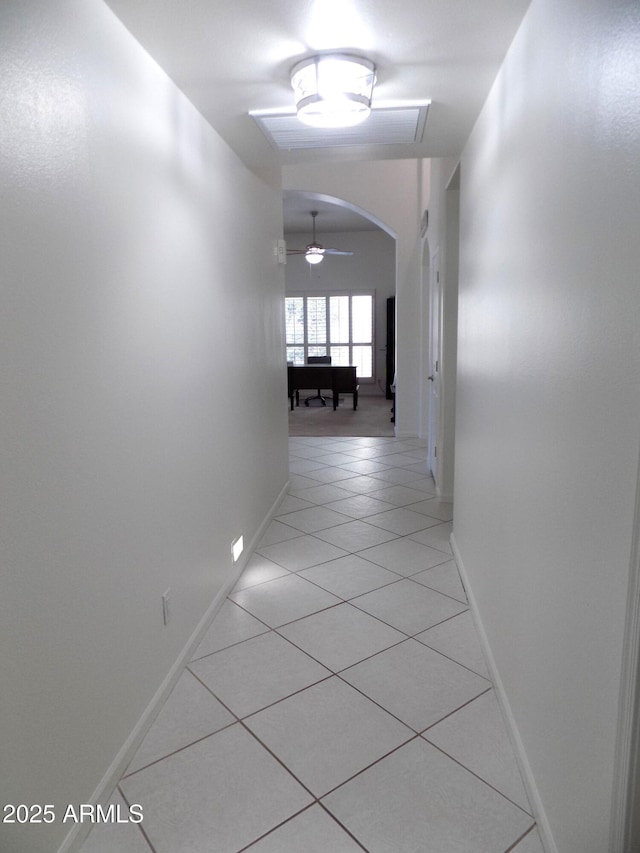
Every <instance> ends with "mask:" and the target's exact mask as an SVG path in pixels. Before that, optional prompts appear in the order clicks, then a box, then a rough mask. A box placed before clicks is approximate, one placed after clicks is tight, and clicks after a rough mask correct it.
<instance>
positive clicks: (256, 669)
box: [190, 623, 435, 717]
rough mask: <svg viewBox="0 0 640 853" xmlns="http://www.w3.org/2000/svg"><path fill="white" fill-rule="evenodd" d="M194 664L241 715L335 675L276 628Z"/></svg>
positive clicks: (253, 711)
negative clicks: (296, 646)
mask: <svg viewBox="0 0 640 853" xmlns="http://www.w3.org/2000/svg"><path fill="white" fill-rule="evenodd" d="M296 624H297V623H296ZM434 654H435V652H434ZM190 668H191V670H192V672H193V673H194V674H195V675H197V676H198V678H199V679H201V681H203V682H204V684H206V686H207V687H208V688H209V689H210V690H211V691H212V693H214V694H215V695H216V696H217V697H218V698H219V699H220V700H221V701H222V702H224V704H225V705H226V706H227V707H228V708H230V709H231V710H232V711H233V713H234V714H237V716H238V717H246V716H247V714H253V713H255V712H256V711H259V710H261V709H262V708H266V707H267V705H271V704H272V703H273V702H277V701H278V700H279V699H284V698H285V696H290V695H291V694H292V693H295V692H296V691H297V690H302V689H303V688H304V687H309V686H310V685H311V684H315V683H316V682H317V681H320V680H321V679H323V678H327V677H328V676H329V675H331V673H330V672H329V671H328V670H327V669H325V668H324V667H323V666H321V665H320V664H318V663H316V662H315V661H314V660H311V658H310V657H309V656H308V655H305V654H304V653H303V652H301V651H299V650H298V649H296V648H295V647H294V646H292V645H291V643H288V642H287V641H286V640H283V639H282V637H280V636H278V634H275V633H273V631H271V632H270V633H269V634H264V635H263V636H260V637H255V638H254V639H253V640H246V641H245V642H244V643H239V644H238V645H236V646H232V647H231V648H230V649H225V650H224V651H221V652H217V653H216V654H215V655H209V657H206V658H203V659H202V660H199V661H194V662H193V663H191V665H190Z"/></svg>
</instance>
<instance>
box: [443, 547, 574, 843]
mask: <svg viewBox="0 0 640 853" xmlns="http://www.w3.org/2000/svg"><path fill="white" fill-rule="evenodd" d="M450 543H451V547H452V549H453V556H454V559H455V561H456V563H457V566H458V570H459V571H460V577H461V578H462V583H463V585H464V588H465V591H466V593H467V598H468V599H469V606H470V608H471V614H472V616H473V621H474V622H475V626H476V630H477V632H478V637H479V639H480V644H481V645H482V651H483V652H484V656H485V658H486V662H487V666H488V667H489V674H490V676H491V680H492V682H493V686H494V688H495V691H496V698H497V700H498V704H499V706H500V710H501V711H502V716H503V718H504V721H505V724H506V727H507V731H508V733H509V736H510V738H511V742H512V745H513V749H514V752H515V756H516V760H517V762H518V766H519V768H520V773H521V776H522V781H523V784H524V786H525V789H526V792H527V796H528V798H529V803H530V805H531V808H532V811H533V815H534V818H535V820H536V824H537V828H538V832H539V834H540V840H541V841H542V846H543V848H544V850H545V853H558V848H557V846H556V843H555V841H554V839H553V835H552V833H551V827H550V826H549V821H548V819H547V815H546V812H545V809H544V805H543V803H542V799H541V797H540V792H539V791H538V786H537V785H536V782H535V779H534V776H533V772H532V770H531V765H530V764H529V759H528V758H527V754H526V752H525V749H524V744H523V742H522V738H521V737H520V733H519V732H518V726H517V725H516V721H515V717H514V716H513V712H512V710H511V705H510V703H509V698H508V696H507V693H506V691H505V688H504V684H503V682H502V679H501V677H500V673H499V671H498V667H497V666H496V662H495V658H494V657H493V653H492V651H491V646H490V645H489V640H488V638H487V633H486V631H485V630H484V625H483V622H482V616H481V614H480V612H479V610H478V603H477V601H476V598H475V596H474V594H473V589H472V587H471V583H470V582H469V576H468V574H467V572H466V569H465V567H464V563H463V561H462V557H461V555H460V551H459V549H458V546H457V543H456V540H455V536H454V534H453V533H452V534H451V537H450Z"/></svg>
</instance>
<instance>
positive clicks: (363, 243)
mask: <svg viewBox="0 0 640 853" xmlns="http://www.w3.org/2000/svg"><path fill="white" fill-rule="evenodd" d="M285 238H286V241H287V246H289V247H304V245H305V242H306V241H307V240H308V239H309V238H308V237H305V236H304V235H301V234H285ZM320 239H321V240H322V242H323V244H324V245H331V246H334V247H336V248H339V249H346V250H348V251H352V252H353V256H331V255H326V256H325V259H324V260H323V262H322V263H321V264H316V265H315V266H312V265H311V264H308V263H307V262H306V260H305V258H304V255H290V256H289V257H288V258H287V264H286V272H285V281H286V290H287V295H289V294H291V293H305V292H313V293H323V292H329V291H334V290H338V291H351V292H354V293H356V292H362V291H366V292H372V291H373V292H374V293H375V326H376V351H375V353H374V358H375V365H374V368H375V383H374V384H373V385H368V384H364V385H363V383H362V382H361V383H360V391H361V393H366V392H367V391H373V390H374V388H375V390H376V391H377V392H380V391H381V390H382V393H384V390H385V381H386V355H387V354H386V349H385V347H386V340H387V298H389V297H390V296H395V293H396V255H395V240H394V239H393V238H392V237H390V236H389V235H388V234H386V233H385V232H384V231H348V232H345V233H331V234H325V235H320ZM392 379H393V377H392Z"/></svg>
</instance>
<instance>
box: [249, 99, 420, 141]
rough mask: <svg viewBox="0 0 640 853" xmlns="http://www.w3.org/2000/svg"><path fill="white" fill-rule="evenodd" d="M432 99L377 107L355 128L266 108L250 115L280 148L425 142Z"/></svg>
mask: <svg viewBox="0 0 640 853" xmlns="http://www.w3.org/2000/svg"><path fill="white" fill-rule="evenodd" d="M428 109H429V102H425V103H421V104H410V105H406V106H389V107H375V108H374V109H372V111H371V115H370V116H369V118H368V119H367V120H366V121H365V122H363V123H362V124H358V125H356V126H355V127H335V128H318V127H309V126H307V125H304V124H302V122H301V121H299V119H298V118H297V116H296V114H295V113H293V112H273V111H271V110H262V111H254V112H251V113H250V115H251V116H252V118H253V119H255V121H256V122H257V123H258V125H259V126H260V128H261V129H262V131H263V132H264V134H265V136H266V137H267V138H268V139H269V140H270V141H271V143H272V144H273V145H274V146H275V147H276V148H277V149H278V150H280V151H292V150H294V149H299V148H334V147H337V146H340V145H411V144H413V143H415V142H421V141H422V135H423V133H424V125H425V122H426V120H427V111H428Z"/></svg>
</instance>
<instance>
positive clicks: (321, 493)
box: [278, 483, 351, 515]
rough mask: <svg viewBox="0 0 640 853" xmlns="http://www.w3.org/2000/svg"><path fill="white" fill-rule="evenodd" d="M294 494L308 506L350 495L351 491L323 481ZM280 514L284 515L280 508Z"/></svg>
mask: <svg viewBox="0 0 640 853" xmlns="http://www.w3.org/2000/svg"><path fill="white" fill-rule="evenodd" d="M293 494H295V495H297V496H298V497H299V498H302V499H303V500H304V502H305V503H306V505H307V507H308V506H310V505H311V504H326V503H329V501H338V500H340V498H347V497H349V495H350V494H351V493H350V492H348V491H347V490H346V489H342V488H341V487H340V486H335V485H334V484H333V483H322V484H320V485H317V486H313V487H312V488H310V489H301V490H300V491H296V492H293ZM300 509H302V507H300ZM289 511H291V510H284V512H289ZM278 515H282V513H281V512H280V509H278Z"/></svg>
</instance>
